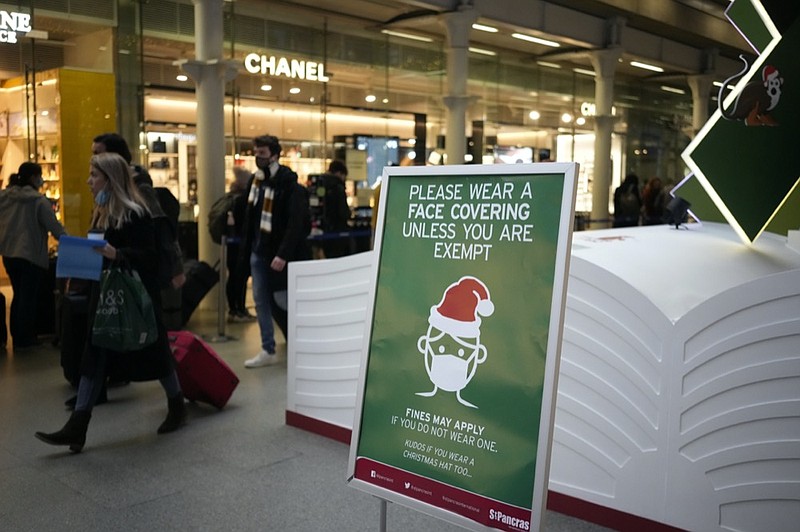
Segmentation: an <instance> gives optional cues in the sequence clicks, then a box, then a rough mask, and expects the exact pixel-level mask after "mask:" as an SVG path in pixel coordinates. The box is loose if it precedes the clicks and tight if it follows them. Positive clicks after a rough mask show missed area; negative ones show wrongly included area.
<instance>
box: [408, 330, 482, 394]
mask: <svg viewBox="0 0 800 532" xmlns="http://www.w3.org/2000/svg"><path fill="white" fill-rule="evenodd" d="M430 333H431V330H430V329H429V330H428V334H427V335H425V336H423V337H422V338H420V342H419V344H420V345H418V347H419V348H422V349H420V351H423V352H424V354H425V362H426V364H425V367H426V369H427V371H428V377H429V378H430V379H431V382H432V383H433V384H434V385H435V386H437V387H439V388H441V389H442V390H445V391H448V392H456V391H459V390H463V389H464V388H466V386H467V385H468V384H469V382H470V381H471V380H472V377H474V376H475V371H476V370H477V368H478V365H479V364H480V363H482V362H483V361H484V360H486V348H485V347H484V346H482V345H480V339H478V338H476V339H475V343H474V344H469V343H466V342H465V341H464V340H463V339H460V338H454V337H452V336H449V335H446V334H444V333H442V334H440V335H437V336H435V337H433V338H432V337H431V336H430ZM423 342H424V347H423V345H422V344H423ZM454 350H455V351H456V353H455V354H454V353H451V352H448V351H454ZM481 354H482V355H483V356H480V355H481Z"/></svg>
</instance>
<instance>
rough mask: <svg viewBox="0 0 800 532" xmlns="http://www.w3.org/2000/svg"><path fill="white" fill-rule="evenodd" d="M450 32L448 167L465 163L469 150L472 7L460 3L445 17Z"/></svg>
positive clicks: (475, 17)
mask: <svg viewBox="0 0 800 532" xmlns="http://www.w3.org/2000/svg"><path fill="white" fill-rule="evenodd" d="M442 18H443V21H444V25H445V28H446V29H447V89H446V90H447V93H446V94H445V96H444V105H445V109H446V114H445V117H446V124H447V131H446V132H445V152H446V153H447V164H463V163H464V155H465V154H466V149H467V146H466V145H467V118H466V114H467V106H468V105H469V101H470V97H469V96H468V95H467V80H468V79H469V57H468V54H469V32H470V29H472V23H473V22H475V21H476V20H477V19H478V13H477V11H475V9H474V8H473V7H472V6H469V5H465V4H461V5H459V6H458V10H457V11H453V12H450V13H445V14H444V15H442Z"/></svg>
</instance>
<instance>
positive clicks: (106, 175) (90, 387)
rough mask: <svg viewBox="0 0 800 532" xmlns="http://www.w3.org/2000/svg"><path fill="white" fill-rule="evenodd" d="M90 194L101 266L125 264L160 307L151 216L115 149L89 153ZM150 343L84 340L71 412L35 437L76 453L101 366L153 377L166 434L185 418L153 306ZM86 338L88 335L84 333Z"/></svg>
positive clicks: (94, 300) (94, 299)
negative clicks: (134, 346)
mask: <svg viewBox="0 0 800 532" xmlns="http://www.w3.org/2000/svg"><path fill="white" fill-rule="evenodd" d="M87 184H88V185H89V188H90V189H91V191H92V194H93V195H94V202H95V206H94V211H93V213H92V224H91V230H90V232H92V233H100V234H102V235H103V238H104V239H105V241H106V243H105V244H104V245H103V246H102V247H97V248H95V250H96V251H97V252H98V253H100V254H101V255H102V256H103V257H104V260H103V265H104V267H106V268H107V267H110V266H114V265H116V266H123V265H124V266H125V267H126V268H131V269H132V270H134V271H135V272H137V273H138V274H139V277H140V278H141V281H142V284H143V285H144V287H145V289H146V291H147V293H148V295H149V296H150V298H151V299H152V301H153V308H154V309H158V308H159V307H160V301H161V296H160V292H159V288H158V272H157V269H158V261H157V255H158V247H157V244H156V232H155V229H154V224H153V219H152V217H151V215H150V212H149V210H148V208H147V203H146V201H145V199H144V198H143V197H142V194H141V193H140V192H139V188H138V187H137V186H136V185H135V183H134V182H133V178H132V176H131V170H130V167H129V166H128V162H127V161H126V160H125V159H124V158H122V157H121V156H120V155H118V154H116V153H99V154H97V155H94V156H92V158H91V162H90V173H89V179H88V181H87ZM99 292H100V290H99V284H98V283H93V284H92V289H91V295H90V304H89V313H88V315H89V316H90V319H89V324H88V330H89V331H91V329H92V324H93V321H94V320H93V317H94V315H95V311H96V308H97V305H98V300H99V297H100V293H99ZM155 318H156V327H157V330H158V334H157V338H156V341H155V342H154V343H153V344H151V345H149V346H147V347H145V348H143V349H140V350H136V351H132V352H124V353H123V352H117V351H111V350H109V349H105V348H100V347H97V346H95V345H94V344H93V343H92V341H91V340H90V341H88V342H87V346H86V349H85V350H84V353H83V358H82V361H81V378H80V381H79V384H78V397H77V402H76V404H75V410H74V411H73V412H72V415H71V416H70V418H69V420H68V421H67V423H66V425H64V427H63V428H62V429H61V430H59V431H57V432H52V433H44V432H37V433H36V434H35V436H36V437H37V438H38V439H39V440H41V441H43V442H45V443H48V444H50V445H66V446H69V449H70V451H72V452H75V453H78V452H80V451H81V450H82V449H83V446H84V444H85V443H86V432H87V428H88V425H89V420H90V419H91V416H92V408H93V406H94V404H95V401H96V400H97V396H98V394H99V393H100V390H101V388H102V385H103V381H104V380H105V376H106V369H107V368H108V370H109V373H111V372H114V373H115V374H124V375H126V376H127V378H129V379H130V380H131V381H146V380H154V379H158V380H159V382H160V383H161V386H162V387H163V388H164V392H165V393H166V396H167V416H166V419H165V420H164V422H163V423H161V425H160V426H159V427H158V431H157V432H158V434H164V433H168V432H172V431H175V430H177V429H178V428H180V427H181V426H182V425H183V424H185V422H186V417H187V413H186V405H185V403H184V398H183V392H182V391H181V387H180V382H179V381H178V375H177V373H176V372H175V359H174V357H173V356H172V352H171V350H170V347H169V343H168V340H167V331H166V328H165V327H164V323H163V321H162V320H161V314H160V312H158V311H157V310H156V312H155ZM88 337H89V338H91V333H89V336H88Z"/></svg>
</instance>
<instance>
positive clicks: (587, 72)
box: [572, 68, 595, 76]
mask: <svg viewBox="0 0 800 532" xmlns="http://www.w3.org/2000/svg"><path fill="white" fill-rule="evenodd" d="M572 71H573V72H575V73H576V74H584V75H586V76H594V75H595V73H594V70H589V69H588V68H573V69H572Z"/></svg>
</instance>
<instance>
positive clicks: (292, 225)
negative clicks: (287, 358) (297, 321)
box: [241, 135, 311, 368]
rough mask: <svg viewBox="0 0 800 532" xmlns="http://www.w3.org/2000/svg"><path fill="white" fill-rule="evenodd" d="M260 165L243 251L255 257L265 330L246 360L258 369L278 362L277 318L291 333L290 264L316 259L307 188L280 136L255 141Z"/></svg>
mask: <svg viewBox="0 0 800 532" xmlns="http://www.w3.org/2000/svg"><path fill="white" fill-rule="evenodd" d="M253 145H254V150H253V151H254V152H255V156H256V166H257V167H258V170H257V171H256V172H255V173H254V174H253V176H252V177H251V178H250V180H249V182H248V184H247V190H248V196H247V209H246V211H245V218H244V240H243V242H242V244H241V253H244V254H245V256H248V255H249V257H250V269H251V274H250V275H251V277H252V279H253V301H254V302H255V305H256V317H257V320H258V327H259V329H260V331H261V351H260V352H259V353H258V354H257V355H256V356H255V357H253V358H251V359H249V360H247V361H246V362H245V367H248V368H258V367H261V366H268V365H271V364H274V363H275V362H276V358H277V357H276V355H275V334H274V328H273V325H272V318H273V316H274V317H275V322H276V323H277V324H278V326H279V327H280V329H281V331H282V332H283V334H284V336H286V335H287V328H288V323H287V320H288V314H287V312H286V303H285V299H283V298H281V299H283V301H276V298H275V295H276V293H285V291H286V288H287V285H288V277H287V268H286V264H287V263H288V262H290V261H293V260H307V259H310V258H311V247H310V245H309V243H308V240H307V237H308V234H309V233H310V231H311V215H310V212H309V208H308V193H307V192H306V189H305V188H304V187H302V186H301V185H300V184H299V183H298V182H297V174H296V173H295V172H294V171H293V170H292V169H291V168H289V167H288V166H283V165H281V164H279V163H278V159H279V157H280V154H281V145H280V142H279V141H278V138H277V137H273V136H271V135H263V136H260V137H256V138H255V139H254V140H253Z"/></svg>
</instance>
